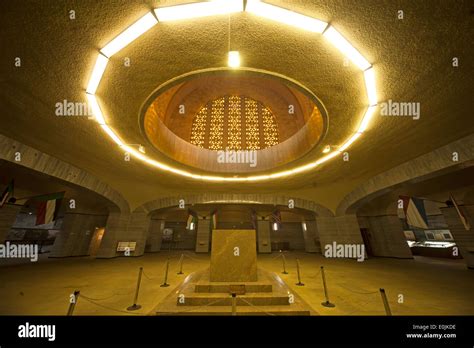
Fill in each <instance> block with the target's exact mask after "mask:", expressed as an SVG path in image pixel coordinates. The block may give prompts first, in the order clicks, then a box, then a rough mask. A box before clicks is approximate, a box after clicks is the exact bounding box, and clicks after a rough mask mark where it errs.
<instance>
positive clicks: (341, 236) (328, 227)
mask: <svg viewBox="0 0 474 348" xmlns="http://www.w3.org/2000/svg"><path fill="white" fill-rule="evenodd" d="M316 226H317V231H318V234H319V240H320V245H321V253H322V254H323V255H324V252H325V246H326V245H332V244H333V243H334V242H336V243H337V244H363V243H364V242H363V241H362V235H361V234H360V229H359V223H358V221H357V217H356V215H342V216H336V217H326V216H322V217H317V218H316Z"/></svg>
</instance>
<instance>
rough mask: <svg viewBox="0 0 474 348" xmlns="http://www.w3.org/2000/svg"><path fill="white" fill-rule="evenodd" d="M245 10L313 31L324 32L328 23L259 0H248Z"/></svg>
mask: <svg viewBox="0 0 474 348" xmlns="http://www.w3.org/2000/svg"><path fill="white" fill-rule="evenodd" d="M245 11H246V12H250V13H253V14H255V15H257V16H260V17H265V18H267V19H271V20H274V21H277V22H279V23H283V24H287V25H291V26H293V27H297V28H300V29H304V30H309V31H311V32H313V33H322V32H323V31H324V29H325V28H326V27H327V25H328V24H327V23H326V22H323V21H320V20H319V19H316V18H312V17H308V16H305V15H302V14H300V13H297V12H293V11H290V10H287V9H284V8H281V7H278V6H274V5H270V4H266V3H264V2H261V1H259V0H248V1H247V6H246V7H245Z"/></svg>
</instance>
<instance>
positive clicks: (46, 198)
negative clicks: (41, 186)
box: [32, 192, 65, 225]
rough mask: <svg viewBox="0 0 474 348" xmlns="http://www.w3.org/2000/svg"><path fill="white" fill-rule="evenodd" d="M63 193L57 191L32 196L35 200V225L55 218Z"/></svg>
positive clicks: (46, 222) (47, 222)
mask: <svg viewBox="0 0 474 348" xmlns="http://www.w3.org/2000/svg"><path fill="white" fill-rule="evenodd" d="M64 194H65V192H58V193H52V194H49V195H42V196H38V197H34V198H32V199H33V200H34V201H36V223H35V225H44V224H49V223H50V222H53V221H55V220H56V218H57V217H58V212H59V208H60V207H61V201H62V199H63V197H64Z"/></svg>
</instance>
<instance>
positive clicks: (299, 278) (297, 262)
mask: <svg viewBox="0 0 474 348" xmlns="http://www.w3.org/2000/svg"><path fill="white" fill-rule="evenodd" d="M296 273H297V274H298V283H296V285H298V286H304V284H303V283H302V282H301V275H300V260H298V259H296Z"/></svg>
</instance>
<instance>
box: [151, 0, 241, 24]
mask: <svg viewBox="0 0 474 348" xmlns="http://www.w3.org/2000/svg"><path fill="white" fill-rule="evenodd" d="M241 11H243V1H242V0H213V1H206V2H197V3H192V4H186V5H177V6H169V7H160V8H157V9H155V14H156V17H157V18H158V20H159V21H160V22H167V21H175V20H181V19H191V18H199V17H207V16H214V15H222V14H227V13H234V12H241Z"/></svg>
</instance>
